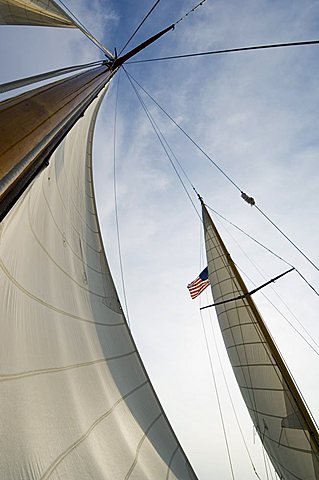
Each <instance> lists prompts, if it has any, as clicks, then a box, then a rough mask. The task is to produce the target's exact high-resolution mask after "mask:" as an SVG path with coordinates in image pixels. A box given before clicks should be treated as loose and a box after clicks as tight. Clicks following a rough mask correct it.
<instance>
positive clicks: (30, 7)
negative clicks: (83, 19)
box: [0, 0, 76, 27]
mask: <svg viewBox="0 0 319 480" xmlns="http://www.w3.org/2000/svg"><path fill="white" fill-rule="evenodd" d="M0 25H37V26H47V27H76V25H75V24H74V23H73V21H72V20H71V18H70V17H69V16H68V15H67V14H66V13H65V12H64V11H63V10H62V8H61V7H60V6H59V5H58V4H57V3H56V2H55V1H54V0H0Z"/></svg>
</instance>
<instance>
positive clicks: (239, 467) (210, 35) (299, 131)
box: [0, 0, 319, 480]
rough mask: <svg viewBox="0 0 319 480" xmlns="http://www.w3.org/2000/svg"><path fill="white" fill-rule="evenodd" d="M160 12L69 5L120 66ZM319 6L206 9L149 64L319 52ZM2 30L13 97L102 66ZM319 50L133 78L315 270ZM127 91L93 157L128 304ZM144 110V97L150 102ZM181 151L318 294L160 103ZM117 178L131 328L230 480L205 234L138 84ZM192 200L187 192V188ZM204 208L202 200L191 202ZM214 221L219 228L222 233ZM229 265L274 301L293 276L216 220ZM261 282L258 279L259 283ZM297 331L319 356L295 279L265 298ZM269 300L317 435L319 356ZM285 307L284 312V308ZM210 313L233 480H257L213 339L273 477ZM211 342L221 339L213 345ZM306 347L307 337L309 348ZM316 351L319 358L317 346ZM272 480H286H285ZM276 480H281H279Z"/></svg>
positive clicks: (206, 455)
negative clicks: (35, 82) (202, 284)
mask: <svg viewBox="0 0 319 480" xmlns="http://www.w3.org/2000/svg"><path fill="white" fill-rule="evenodd" d="M153 3H154V2H153V1H151V0H138V1H136V2H132V1H128V0H127V1H122V0H118V1H115V0H113V1H109V0H93V1H91V2H87V1H85V0H77V1H75V0H73V1H68V2H67V5H68V6H69V7H70V8H71V10H72V11H74V13H75V14H76V15H77V16H78V17H79V18H80V19H81V21H82V22H83V23H84V24H85V25H86V26H87V28H88V29H89V30H91V31H92V33H94V34H95V35H96V37H97V38H99V40H102V41H103V42H104V44H105V45H106V46H107V48H108V49H109V50H113V49H114V47H116V48H117V50H118V51H119V50H120V49H121V47H122V46H123V45H124V43H125V42H126V40H127V39H128V37H129V36H130V34H131V33H132V32H133V30H134V29H135V27H136V26H137V25H138V23H139V22H140V21H141V19H142V18H143V16H144V15H145V14H146V12H147V11H148V10H149V9H150V8H151V6H152V5H153ZM194 3H195V2H192V1H190V0H184V1H183V2H181V1H176V2H174V3H173V2H169V1H167V0H161V2H160V3H159V5H158V7H157V8H156V10H155V11H154V12H153V14H152V15H151V16H150V18H149V19H148V21H147V22H146V23H145V25H143V27H142V29H141V30H140V32H139V33H138V35H136V37H135V38H134V40H133V41H132V43H131V46H132V47H133V46H135V45H136V44H137V43H139V42H140V41H143V40H145V38H146V37H147V36H149V35H153V34H155V33H156V32H157V31H159V30H161V29H162V28H164V27H166V26H167V25H169V24H171V23H172V22H174V21H176V20H177V19H179V18H180V17H181V15H183V14H184V13H186V12H187V11H188V10H189V9H190V8H191V7H192V6H193V5H194ZM318 17H319V4H318V2H316V1H310V0H304V1H303V2H299V1H297V0H296V1H294V0H292V1H289V2H288V1H281V0H278V1H276V2H274V1H269V0H258V1H256V0H255V1H253V0H243V1H242V2H237V1H235V0H230V1H228V2H223V1H218V0H216V1H213V0H207V1H206V2H205V4H204V5H203V6H202V7H200V8H198V9H197V10H196V12H195V13H193V14H192V15H189V16H188V17H187V18H186V19H185V20H183V21H182V22H181V23H180V24H178V26H177V27H176V29H175V30H174V31H173V32H170V33H168V34H167V35H166V36H165V37H164V38H162V39H160V40H159V41H158V42H157V43H156V44H155V45H153V46H151V47H150V48H149V49H148V50H147V51H145V52H143V53H141V54H140V55H139V59H142V58H153V57H158V56H167V55H173V54H183V53H190V52H200V51H208V50H216V49H223V48H231V47H240V46H247V45H257V44H266V43H281V42H289V41H298V40H308V39H316V38H318V32H317V30H318V24H319V23H318V20H319V18H318ZM58 33H59V34H58V35H57V30H56V29H47V28H30V27H19V28H16V27H3V28H2V29H1V30H0V59H1V65H2V66H3V67H2V68H1V69H0V82H1V83H2V82H5V81H9V80H13V79H15V78H20V77H24V76H28V75H32V74H36V73H40V72H42V71H46V70H53V69H56V68H59V67H63V66H69V65H74V64H77V63H85V62H89V61H94V60H97V59H99V58H102V57H101V55H100V52H99V50H97V49H96V47H94V46H93V45H92V44H91V43H90V42H89V41H88V39H87V38H86V37H84V36H83V34H81V33H80V32H78V31H74V30H61V29H59V30H58ZM318 48H319V47H318V46H309V47H296V48H286V49H280V50H279V49H278V50H267V51H260V52H250V53H244V52H243V53H236V54H227V55H219V56H211V57H201V58H192V59H190V58H189V59H180V60H174V61H172V60H170V61H165V62H164V61H163V62H153V63H141V64H131V65H127V70H128V71H129V72H130V73H131V74H132V75H133V76H134V77H135V78H136V79H137V80H138V81H139V82H140V83H141V84H142V85H143V87H144V88H145V89H147V90H148V91H149V92H150V93H151V94H152V96H154V97H155V98H156V100H157V101H158V102H159V103H160V105H161V106H162V107H163V108H164V109H165V110H167V111H168V113H169V114H170V115H171V116H172V117H173V118H174V119H175V120H176V121H177V122H178V123H179V124H180V125H181V126H182V127H183V129H185V130H186V131H187V132H188V133H189V134H190V135H191V136H192V137H193V138H194V139H195V140H196V142H197V143H199V144H200V145H201V147H202V148H203V149H204V150H205V151H206V152H207V153H208V154H209V155H210V156H211V157H212V158H213V159H214V161H215V162H216V163H217V164H218V165H219V166H220V167H221V168H222V169H223V170H224V171H225V172H226V173H227V174H228V175H229V176H230V177H231V178H232V179H233V180H234V181H235V183H236V184H237V185H239V186H240V188H241V189H242V190H244V191H245V192H247V193H248V194H249V195H252V196H253V197H254V198H255V199H256V202H257V205H258V206H259V207H260V208H261V209H262V210H263V211H264V212H266V213H267V215H268V216H269V217H270V218H271V219H272V220H273V221H274V222H275V223H276V224H277V225H278V226H279V227H280V228H281V229H282V230H283V231H284V232H285V233H286V234H287V235H288V236H289V237H291V239H293V241H294V242H295V243H296V244H297V245H298V246H300V248H301V249H302V250H303V251H304V252H305V253H306V254H307V255H308V256H309V257H310V258H311V259H312V260H313V261H314V262H315V263H316V264H318V263H319V259H318V244H319V222H318V212H317V210H318V189H319V168H318V153H319V140H318V128H317V124H318V120H317V118H318V107H319V84H318V81H317V78H318V68H319V67H318V61H317V59H318ZM117 82H118V78H115V79H114V81H113V85H112V87H111V89H110V91H109V94H108V95H107V97H106V99H105V101H104V104H103V106H102V109H101V112H100V115H99V119H98V123H97V130H96V138H95V144H94V161H95V172H96V174H95V183H96V193H97V203H98V211H99V217H100V222H101V227H102V233H103V238H104V243H105V248H106V252H107V255H108V259H109V262H110V266H111V270H112V273H113V276H114V279H115V283H116V285H117V288H118V292H119V295H120V297H121V299H122V304H124V301H123V291H122V285H121V276H120V268H119V257H118V247H117V236H116V226H115V214H114V193H113V160H114V153H113V143H114V138H113V129H114V110H115V96H116V95H115V94H116V89H117ZM143 98H144V97H143ZM145 101H147V105H148V106H149V108H150V111H151V112H152V114H153V115H154V117H155V118H156V121H157V122H158V124H159V126H160V128H161V131H162V132H163V134H164V135H165V138H166V140H167V142H168V143H169V145H170V147H171V148H172V149H173V151H174V153H175V154H176V156H177V158H178V160H179V162H180V163H181V164H182V166H183V168H184V169H185V171H186V172H187V174H188V176H189V178H190V179H191V181H192V183H193V185H194V186H195V187H196V189H197V190H198V191H199V192H200V194H201V195H202V196H203V198H204V200H205V202H206V204H208V205H209V206H210V207H211V208H213V209H215V210H216V211H218V212H220V213H221V214H222V215H224V216H225V217H227V218H228V219H229V220H231V221H232V222H234V223H235V224H237V225H239V226H240V227H241V228H242V229H244V230H245V231H247V232H248V233H249V234H251V235H252V236H253V237H255V238H257V239H258V240H259V241H260V242H262V243H263V244H265V245H266V246H267V247H269V248H270V249H271V250H273V251H275V252H276V253H278V254H279V255H280V256H282V257H283V258H285V259H286V260H287V261H288V262H289V263H291V264H293V265H294V266H295V267H296V268H298V270H300V272H301V273H302V274H303V275H304V276H305V277H306V278H307V279H308V280H309V281H310V283H311V284H313V286H314V287H315V288H317V290H319V272H318V271H316V270H315V269H314V268H313V267H312V266H311V265H310V264H309V263H308V262H307V261H306V260H305V259H304V258H303V257H302V256H301V255H300V254H299V253H298V252H296V250H295V249H294V248H293V247H292V246H291V245H290V244H289V243H288V242H287V240H285V239H284V238H283V237H282V236H281V235H280V234H279V232H278V231H276V229H275V228H274V227H273V226H271V225H270V224H269V223H268V222H267V221H266V219H265V218H264V217H262V216H261V215H260V213H259V212H258V211H257V210H256V209H255V208H251V207H250V206H249V205H247V204H245V203H244V202H243V200H242V199H241V198H240V192H238V190H237V189H236V188H235V187H234V186H233V185H232V184H231V183H230V182H229V181H228V180H227V179H226V178H225V177H223V176H222V175H221V174H220V172H219V171H218V170H217V169H216V168H215V167H214V166H213V165H212V164H211V163H210V162H209V161H208V160H207V158H205V157H204V156H203V155H202V154H201V153H200V152H199V151H198V149H196V148H195V147H194V146H193V145H192V144H191V143H190V142H189V141H188V140H187V139H186V138H185V137H184V136H183V135H182V134H181V133H180V132H179V131H178V130H177V129H176V127H174V125H173V124H172V123H171V122H169V121H168V120H167V119H166V118H165V116H164V115H162V114H161V113H160V111H159V110H158V109H157V107H156V106H155V105H153V104H152V103H150V102H149V101H148V100H147V99H145ZM115 141H116V172H117V173H116V176H117V196H118V215H119V225H120V239H121V250H122V262H123V268H124V278H125V287H126V296H127V301H128V309H129V320H130V325H131V330H132V333H133V336H134V339H135V340H136V342H137V345H138V348H139V350H140V353H141V356H142V358H143V361H144V363H145V365H146V368H147V370H148V373H149V375H150V378H151V380H152V382H153V384H154V387H155V389H156V391H157V393H158V396H159V398H160V400H161V403H162V405H163V406H164V409H165V411H166V413H167V415H168V418H169V419H170V421H171V423H172V425H173V428H174V429H175V432H176V434H177V436H178V438H179V440H180V442H181V444H182V446H183V448H184V449H185V451H186V453H187V455H188V457H189V460H190V462H191V463H192V465H193V467H194V469H195V471H196V473H197V475H198V477H199V478H200V479H201V480H210V479H212V478H218V479H219V480H224V479H225V480H226V479H229V478H231V476H230V470H229V465H228V463H227V455H226V450H225V443H224V440H223V433H222V427H221V422H220V416H219V413H218V407H217V400H216V394H215V391H214V386H213V382H212V374H211V371H210V365H209V360H208V355H207V351H206V347H205V341H204V336H203V329H202V324H201V317H200V314H199V306H200V305H205V304H207V303H208V302H210V299H209V297H207V296H206V293H205V294H203V295H202V296H201V299H200V300H198V301H197V300H195V301H192V300H191V299H190V297H189V294H188V292H187V289H186V285H187V283H189V282H190V281H191V280H193V279H194V278H195V277H196V276H197V274H198V273H199V272H200V270H201V269H202V268H203V267H204V266H205V260H203V248H202V234H201V225H200V221H199V219H198V217H197V215H196V212H195V211H194V208H193V206H192V204H191V202H190V201H189V199H188V197H187V196H186V194H185V191H184V190H183V188H182V186H181V184H180V182H179V180H178V178H177V176H176V175H175V173H174V171H173V169H172V166H171V165H170V163H169V161H168V159H167V157H166V155H165V153H164V152H163V149H162V147H161V145H160V143H159V142H158V140H157V138H156V136H155V134H154V132H153V130H152V127H151V126H150V124H149V121H148V119H147V118H146V116H145V113H144V112H143V110H142V108H141V106H140V105H139V101H138V99H137V98H136V96H135V94H134V92H133V91H132V89H131V87H130V85H129V83H128V81H127V79H126V78H125V74H124V72H122V73H121V75H120V80H119V101H118V109H117V129H116V139H115ZM187 186H188V185H187ZM189 191H190V194H191V195H192V198H193V201H194V202H195V204H198V202H197V200H196V196H195V195H194V193H193V192H192V191H191V189H189ZM214 218H215V217H214ZM216 225H217V227H218V228H219V229H220V233H221V235H222V236H223V238H224V240H225V243H226V245H227V247H228V249H229V250H230V252H231V255H232V257H233V258H234V260H235V262H236V264H237V265H238V266H239V267H240V269H241V271H243V272H244V274H245V275H247V276H248V278H249V279H248V280H247V277H246V276H244V278H245V280H247V284H248V286H249V287H251V288H253V287H252V285H253V283H252V282H254V284H257V285H260V284H262V283H264V282H265V281H267V280H268V279H270V278H273V277H274V276H276V275H278V274H279V273H281V272H283V271H285V270H286V269H287V265H285V264H284V263H283V262H281V261H279V260H278V259H276V258H274V257H273V256H272V255H270V254H269V253H268V252H266V251H264V250H263V249H262V248H261V247H259V246H257V245H256V244H254V243H253V242H252V241H251V240H249V239H247V238H246V237H245V236H244V235H242V234H241V233H240V232H238V231H236V230H235V229H234V228H233V227H231V226H230V225H229V224H227V223H225V222H221V221H220V220H219V219H218V217H217V218H216ZM256 266H257V268H256ZM262 293H264V294H265V295H267V297H269V298H270V299H271V301H272V302H273V304H274V305H275V307H276V308H277V309H279V311H280V312H282V313H283V314H284V316H285V317H287V319H288V320H289V322H291V323H292V324H293V325H294V327H295V328H297V329H298V330H301V328H302V327H300V325H299V324H298V323H297V320H296V318H297V319H298V321H299V322H301V325H302V326H303V327H304V328H306V329H307V331H309V332H310V334H311V337H312V338H313V339H314V340H315V341H316V342H317V344H318V343H319V327H318V319H317V316H318V310H319V308H318V307H319V298H318V296H316V295H315V294H314V293H313V292H312V291H311V290H310V288H309V287H308V286H307V285H306V284H305V283H304V282H303V281H302V280H301V278H300V277H299V276H298V275H297V274H296V273H291V274H289V275H288V276H286V277H284V278H283V279H281V280H279V281H278V282H276V284H275V285H274V287H267V288H265V289H264V290H263V292H262ZM262 293H260V292H259V293H258V294H256V296H255V301H256V303H257V305H258V308H259V309H260V311H261V312H262V314H263V317H264V319H265V322H266V324H267V325H268V327H269V329H270V331H271V333H272V335H273V337H274V338H275V340H276V343H277V344H278V346H279V349H280V351H281V352H282V354H283V356H284V358H285V360H286V362H287V364H288V365H289V368H290V370H291V372H292V374H293V376H294V378H295V380H296V381H297V384H298V385H299V387H300V389H301V391H302V393H303V396H304V398H305V400H306V401H307V403H308V405H309V407H310V409H311V410H312V413H313V415H314V416H315V418H316V419H317V421H318V420H319V398H318V392H317V383H318V378H319V365H318V354H316V353H315V352H314V351H313V350H312V349H311V348H310V347H309V346H308V345H307V344H306V343H305V342H304V341H303V340H302V338H300V336H298V335H296V333H295V331H294V330H293V329H292V328H291V326H290V325H289V324H288V322H287V321H286V319H285V318H284V317H283V316H282V315H281V314H280V313H278V311H277V310H276V309H275V308H274V306H272V305H271V304H270V303H269V302H268V301H267V300H266V298H265V297H264V296H263V294H262ZM278 294H279V295H280V298H281V299H282V300H283V301H284V302H285V304H286V305H287V306H288V307H287V306H286V305H285V304H284V303H282V301H281V299H280V298H279V297H278V296H277V295H278ZM206 312H207V313H205V315H204V316H203V320H204V323H205V327H206V329H207V334H208V339H209V345H210V349H211V356H212V363H213V366H214V372H215V376H216V381H217V385H218V391H219V394H220V399H221V403H222V409H223V414H224V418H225V424H226V430H227V434H228V437H229V443H230V447H231V454H232V458H233V463H234V470H235V478H245V479H253V478H255V474H254V472H253V470H252V468H251V465H250V461H249V458H248V456H247V454H246V451H245V448H244V445H243V442H242V440H241V439H240V435H239V433H238V428H237V426H236V424H235V422H234V415H233V412H232V409H231V406H230V402H229V399H228V397H227V392H226V388H225V384H224V380H223V375H222V372H221V368H220V365H219V361H218V356H217V353H216V348H215V343H214V340H213V336H212V331H214V332H215V336H216V341H217V345H218V350H219V352H220V356H221V358H222V365H223V368H224V370H225V375H226V378H227V382H228V385H229V389H230V391H231V395H232V399H233V402H234V404H235V406H236V412H237V415H238V416H239V419H240V424H241V427H242V429H243V431H244V433H245V438H246V440H247V443H248V446H249V449H250V453H251V456H252V458H253V460H254V463H255V465H256V468H257V471H258V474H259V476H260V477H261V478H262V479H266V478H267V476H266V472H265V466H264V463H263V456H262V451H261V446H260V443H259V442H258V439H257V438H256V436H255V434H254V430H253V427H252V423H251V421H250V417H249V415H248V413H247V411H246V409H245V406H244V405H243V401H242V399H241V395H240V392H239V390H238V387H237V386H236V383H235V379H234V376H233V374H232V371H231V367H230V365H229V362H228V358H227V355H226V352H225V349H224V347H223V342H222V338H221V335H220V332H219V330H218V328H219V327H218V322H217V319H216V316H215V314H214V312H212V311H211V312H208V311H206ZM212 329H213V330H212ZM303 335H305V336H307V334H306V333H305V332H303ZM307 339H308V340H309V342H310V343H311V344H312V346H313V347H314V348H316V349H317V351H318V350H319V348H318V346H316V345H315V344H314V343H313V341H312V340H311V338H309V337H307ZM269 478H272V477H271V476H270V477H269ZM273 478H274V477H273Z"/></svg>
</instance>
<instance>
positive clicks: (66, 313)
mask: <svg viewBox="0 0 319 480" xmlns="http://www.w3.org/2000/svg"><path fill="white" fill-rule="evenodd" d="M0 268H1V269H2V270H3V272H4V273H5V275H6V276H7V277H8V278H9V280H10V281H11V282H12V283H13V284H14V285H15V286H16V287H17V288H18V289H19V290H20V291H21V292H22V293H24V294H25V295H27V296H28V297H30V298H31V299H32V300H34V301H35V302H37V303H39V304H40V305H43V306H44V307H47V308H48V309H50V310H53V311H55V312H57V313H60V314H61V315H64V316H66V317H70V318H72V319H74V320H78V321H81V322H85V323H90V324H92V325H101V326H102V327H119V326H123V325H126V323H125V322H119V323H103V322H96V321H94V320H89V319H87V318H83V317H80V316H78V315H75V314H73V313H70V312H66V311H65V310H62V309H60V308H58V307H56V306H54V305H51V304H50V303H48V302H46V301H44V300H42V298H40V297H37V296H36V295H34V294H33V293H31V292H29V291H28V290H27V289H26V288H24V287H23V286H22V285H21V284H20V283H19V282H18V281H17V280H16V279H15V278H14V276H13V275H12V274H11V273H10V272H9V270H8V269H7V267H6V266H5V264H4V263H3V260H2V259H1V258H0Z"/></svg>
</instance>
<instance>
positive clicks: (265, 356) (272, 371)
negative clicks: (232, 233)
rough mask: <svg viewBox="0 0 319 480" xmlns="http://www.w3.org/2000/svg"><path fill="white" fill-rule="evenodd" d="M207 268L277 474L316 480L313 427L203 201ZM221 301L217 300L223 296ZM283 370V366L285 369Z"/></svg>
mask: <svg viewBox="0 0 319 480" xmlns="http://www.w3.org/2000/svg"><path fill="white" fill-rule="evenodd" d="M203 221H204V231H205V241H206V252H207V261H208V273H209V279H210V284H211V289H212V294H213V298H214V302H215V303H218V302H221V304H219V305H216V313H217V317H218V322H219V325H220V328H221V331H222V335H223V339H224V342H225V346H226V349H227V353H228V356H229V359H230V362H231V364H232V367H233V370H234V373H235V376H236V379H237V382H238V385H239V388H240V390H241V393H242V396H243V398H244V401H245V403H246V406H247V408H248V410H249V413H250V416H251V418H252V420H253V422H254V425H255V427H256V429H257V431H258V434H259V436H260V438H261V441H262V443H263V445H264V447H265V449H266V451H267V453H268V455H269V457H270V459H271V461H272V463H273V465H274V467H275V469H276V471H277V473H278V474H279V475H280V478H282V479H285V480H296V479H298V480H318V479H319V457H318V455H319V450H318V433H317V430H316V427H315V425H314V424H313V423H312V419H311V417H310V415H309V413H308V411H307V409H306V407H305V405H303V404H302V402H299V400H301V399H300V397H299V394H298V392H297V391H296V387H295V386H294V385H293V384H292V383H291V382H290V376H289V374H287V375H285V371H286V367H285V365H283V363H282V359H281V357H280V356H277V355H276V353H275V350H276V349H274V348H272V345H274V343H273V340H272V338H271V337H270V334H269V332H268V330H267V328H266V326H265V324H264V323H263V321H262V319H261V317H260V314H259V312H258V310H257V308H256V306H255V304H254V302H253V300H252V298H251V297H250V296H249V295H247V296H246V298H243V299H237V300H234V301H229V300H230V299H235V298H236V297H239V296H241V295H245V294H247V293H248V291H247V289H246V287H245V284H244V282H243V280H242V279H241V277H240V275H239V273H238V271H237V269H236V266H235V265H234V263H233V261H232V260H231V258H230V255H229V253H228V252H227V250H226V248H225V246H224V244H223V242H222V240H221V238H220V236H219V234H218V232H217V230H216V227H215V226H214V224H213V222H212V220H211V218H210V216H209V214H208V212H207V210H206V208H205V206H204V205H203ZM225 301H227V302H226V303H222V302H225ZM287 373H288V372H287Z"/></svg>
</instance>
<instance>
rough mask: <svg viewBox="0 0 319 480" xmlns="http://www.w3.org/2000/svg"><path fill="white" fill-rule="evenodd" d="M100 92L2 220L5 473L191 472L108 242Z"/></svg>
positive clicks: (189, 478)
mask: <svg viewBox="0 0 319 480" xmlns="http://www.w3.org/2000/svg"><path fill="white" fill-rule="evenodd" d="M107 88H108V85H106V87H105V88H104V90H103V91H102V92H101V94H100V95H99V97H98V98H96V99H95V100H94V101H93V103H92V104H91V105H90V107H89V108H88V109H87V110H86V112H85V114H84V117H83V118H81V119H80V120H79V121H78V122H77V123H76V125H75V126H74V127H73V128H72V129H71V130H70V132H69V133H68V135H67V136H66V137H65V139H64V140H63V141H62V143H60V145H59V147H58V148H57V149H56V150H55V152H54V154H53V155H51V157H50V159H49V166H48V167H47V168H45V169H43V170H42V172H41V173H40V174H38V175H37V176H36V177H35V179H34V180H33V181H32V183H31V184H30V185H29V186H28V187H27V189H26V190H25V191H24V193H23V194H22V196H21V197H20V199H19V200H18V201H17V202H16V203H15V205H14V206H13V208H11V210H10V212H9V213H8V214H7V215H6V217H5V219H4V220H3V221H2V223H1V234H0V235H1V236H0V276H1V280H0V282H1V293H2V301H1V305H0V319H1V337H2V348H1V352H0V357H1V361H0V364H1V371H0V391H1V399H2V400H1V412H0V416H1V441H0V442H1V460H0V477H1V478H3V479H9V478H12V479H13V478H14V479H15V480H26V479H28V480H30V479H32V480H33V479H34V480H35V479H41V480H47V479H49V478H50V479H52V480H53V479H58V478H69V479H77V480H81V479H88V478H94V479H95V480H97V479H103V480H105V479H109V480H117V479H118V480H124V479H125V480H128V479H132V480H133V479H135V480H142V479H145V480H146V479H149V478H152V479H159V480H174V479H175V480H177V479H179V480H195V479H196V475H195V473H194V472H193V469H192V467H191V466H190V464H189V462H188V460H187V458H186V456H185V454H184V452H183V450H182V448H181V446H180V444H179V443H178V441H177V439H176V437H175V435H174V432H173V430H172V428H171V426H170V424H169V422H168V420H167V418H166V416H165V413H164V411H163V409H162V407H161V405H160V403H159V401H158V399H157V396H156V394H155V392H154V390H153V387H152V385H151V383H150V381H149V378H148V376H147V373H146V371H145V368H144V366H143V364H142V361H141V359H140V357H139V354H138V352H137V349H136V346H135V344H134V341H133V339H132V336H131V334H130V331H129V328H128V326H127V323H126V321H125V318H124V315H123V311H122V309H121V306H120V302H119V299H118V296H117V293H116V290H115V287H114V283H113V280H112V277H111V274H110V270H109V267H108V263H107V260H106V257H105V253H104V249H103V244H102V239H101V234H100V229H99V224H98V219H97V213H96V207H95V200H94V189H93V184H92V138H93V130H94V124H95V120H96V116H97V112H98V108H99V105H100V103H101V100H102V98H103V96H104V94H105V92H106V90H107Z"/></svg>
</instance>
